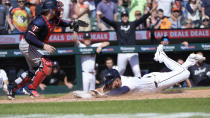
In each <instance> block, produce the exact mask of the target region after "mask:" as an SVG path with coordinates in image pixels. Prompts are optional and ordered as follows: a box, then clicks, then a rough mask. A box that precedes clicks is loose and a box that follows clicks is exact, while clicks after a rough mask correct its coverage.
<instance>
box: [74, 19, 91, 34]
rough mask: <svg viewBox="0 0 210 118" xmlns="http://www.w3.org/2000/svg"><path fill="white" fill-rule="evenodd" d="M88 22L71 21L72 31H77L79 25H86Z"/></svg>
mask: <svg viewBox="0 0 210 118" xmlns="http://www.w3.org/2000/svg"><path fill="white" fill-rule="evenodd" d="M88 25H89V24H88V23H86V22H84V21H82V20H75V21H73V24H72V26H71V27H72V28H73V30H74V31H76V32H78V31H79V27H88Z"/></svg>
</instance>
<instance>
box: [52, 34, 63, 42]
mask: <svg viewBox="0 0 210 118" xmlns="http://www.w3.org/2000/svg"><path fill="white" fill-rule="evenodd" d="M64 39H65V37H64V35H51V36H50V39H49V40H50V41H64Z"/></svg>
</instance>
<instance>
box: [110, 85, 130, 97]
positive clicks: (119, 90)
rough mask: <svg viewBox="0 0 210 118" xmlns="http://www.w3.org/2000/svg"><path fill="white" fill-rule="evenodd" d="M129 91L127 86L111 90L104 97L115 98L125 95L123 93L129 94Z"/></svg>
mask: <svg viewBox="0 0 210 118" xmlns="http://www.w3.org/2000/svg"><path fill="white" fill-rule="evenodd" d="M129 90H130V89H129V88H128V87H127V86H123V87H121V88H117V89H114V90H111V91H110V92H109V93H107V94H106V95H108V96H117V95H121V94H125V93H127V92H129Z"/></svg>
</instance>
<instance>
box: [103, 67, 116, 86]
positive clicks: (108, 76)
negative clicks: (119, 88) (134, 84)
mask: <svg viewBox="0 0 210 118" xmlns="http://www.w3.org/2000/svg"><path fill="white" fill-rule="evenodd" d="M116 78H120V74H119V72H118V71H117V70H116V69H108V70H106V71H105V72H104V79H105V80H104V84H105V86H106V85H109V84H111V83H112V82H113V81H114V80H115V79H116Z"/></svg>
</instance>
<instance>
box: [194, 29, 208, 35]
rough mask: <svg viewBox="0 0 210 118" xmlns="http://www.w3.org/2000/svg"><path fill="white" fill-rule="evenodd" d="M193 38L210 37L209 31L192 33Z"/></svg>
mask: <svg viewBox="0 0 210 118" xmlns="http://www.w3.org/2000/svg"><path fill="white" fill-rule="evenodd" d="M190 34H191V36H209V32H208V30H206V31H202V30H197V31H190Z"/></svg>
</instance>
